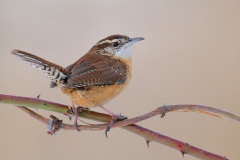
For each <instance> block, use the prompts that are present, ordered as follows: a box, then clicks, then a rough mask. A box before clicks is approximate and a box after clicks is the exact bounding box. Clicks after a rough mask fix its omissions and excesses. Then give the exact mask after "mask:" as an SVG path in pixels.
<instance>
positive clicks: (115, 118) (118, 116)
mask: <svg viewBox="0 0 240 160" xmlns="http://www.w3.org/2000/svg"><path fill="white" fill-rule="evenodd" d="M99 107H100V108H102V109H103V110H104V111H105V112H107V113H108V114H109V115H110V116H111V117H112V119H111V121H110V122H109V123H108V126H107V128H106V130H105V135H106V137H107V138H108V136H107V132H108V131H110V129H111V128H112V126H113V125H114V124H115V123H116V122H117V121H122V120H125V119H127V117H125V116H122V115H121V114H114V113H113V112H111V111H109V110H108V109H106V108H105V107H103V106H102V105H100V106H99Z"/></svg>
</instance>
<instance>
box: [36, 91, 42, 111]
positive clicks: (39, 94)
mask: <svg viewBox="0 0 240 160" xmlns="http://www.w3.org/2000/svg"><path fill="white" fill-rule="evenodd" d="M40 96H41V93H40V94H39V95H38V96H37V97H36V98H38V99H39V98H40ZM35 109H36V110H37V111H38V109H37V108H35Z"/></svg>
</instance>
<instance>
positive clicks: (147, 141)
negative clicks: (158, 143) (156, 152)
mask: <svg viewBox="0 0 240 160" xmlns="http://www.w3.org/2000/svg"><path fill="white" fill-rule="evenodd" d="M146 143H147V146H148V148H149V143H150V141H149V140H147V139H146Z"/></svg>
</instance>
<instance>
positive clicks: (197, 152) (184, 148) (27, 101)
mask: <svg viewBox="0 0 240 160" xmlns="http://www.w3.org/2000/svg"><path fill="white" fill-rule="evenodd" d="M0 103H8V104H15V105H24V106H27V107H32V108H41V109H46V110H50V111H55V112H59V113H66V112H67V109H68V107H67V106H65V105H61V104H57V103H53V102H49V101H44V100H40V99H36V98H26V97H16V96H10V95H2V94H0ZM19 108H20V109H22V110H24V111H25V112H27V113H29V115H31V116H32V117H34V118H36V119H38V120H40V121H42V122H44V123H48V121H49V119H47V118H44V117H42V116H40V115H38V114H36V113H35V112H33V111H31V110H29V109H28V108H26V107H19ZM170 111H188V112H189V111H194V112H195V111H197V112H201V113H207V114H210V115H215V116H217V117H224V118H230V119H232V120H235V121H238V122H239V120H240V118H239V117H238V116H236V115H233V114H231V113H228V112H224V111H221V110H218V109H215V108H211V107H206V106H200V105H171V106H164V107H162V108H158V109H156V110H154V111H152V112H149V113H148V114H145V115H142V116H139V117H136V118H133V119H128V120H125V121H121V122H118V123H116V124H115V125H114V127H122V128H123V129H125V130H128V131H130V132H132V133H135V134H137V135H139V136H142V137H143V138H145V139H146V141H147V142H152V141H154V142H157V143H160V144H163V145H166V146H168V147H171V148H174V149H176V150H178V151H181V153H182V154H183V155H184V154H189V155H192V156H194V157H197V158H199V159H204V160H226V159H227V158H226V157H222V156H219V155H216V154H213V153H210V152H207V151H204V150H202V149H199V148H196V147H193V146H190V145H189V144H187V143H184V142H181V141H178V140H175V139H173V138H170V137H168V136H165V135H161V134H159V133H156V132H154V131H151V130H148V129H146V128H143V127H141V126H139V125H136V124H132V123H133V122H134V123H136V122H139V121H142V120H144V119H146V118H150V117H152V116H155V115H158V114H165V113H166V112H170ZM80 116H81V117H84V118H87V119H92V120H95V121H102V122H108V121H109V120H110V116H108V115H106V114H102V113H97V112H92V111H91V112H87V111H86V112H83V113H81V114H80ZM129 124H130V125H129ZM64 125H65V126H64ZM64 125H63V126H62V127H63V129H72V128H73V126H72V125H67V124H64ZM126 125H127V126H126ZM96 126H97V127H96ZM81 127H82V128H81V129H82V130H84V127H86V128H85V129H86V130H100V129H105V127H106V125H105V124H101V125H90V126H86V125H85V126H81ZM88 127H89V128H88Z"/></svg>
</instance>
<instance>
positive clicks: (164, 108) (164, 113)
mask: <svg viewBox="0 0 240 160" xmlns="http://www.w3.org/2000/svg"><path fill="white" fill-rule="evenodd" d="M166 113H167V111H166V104H165V103H164V104H163V106H162V114H161V118H163V117H164V116H165V115H166Z"/></svg>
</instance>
